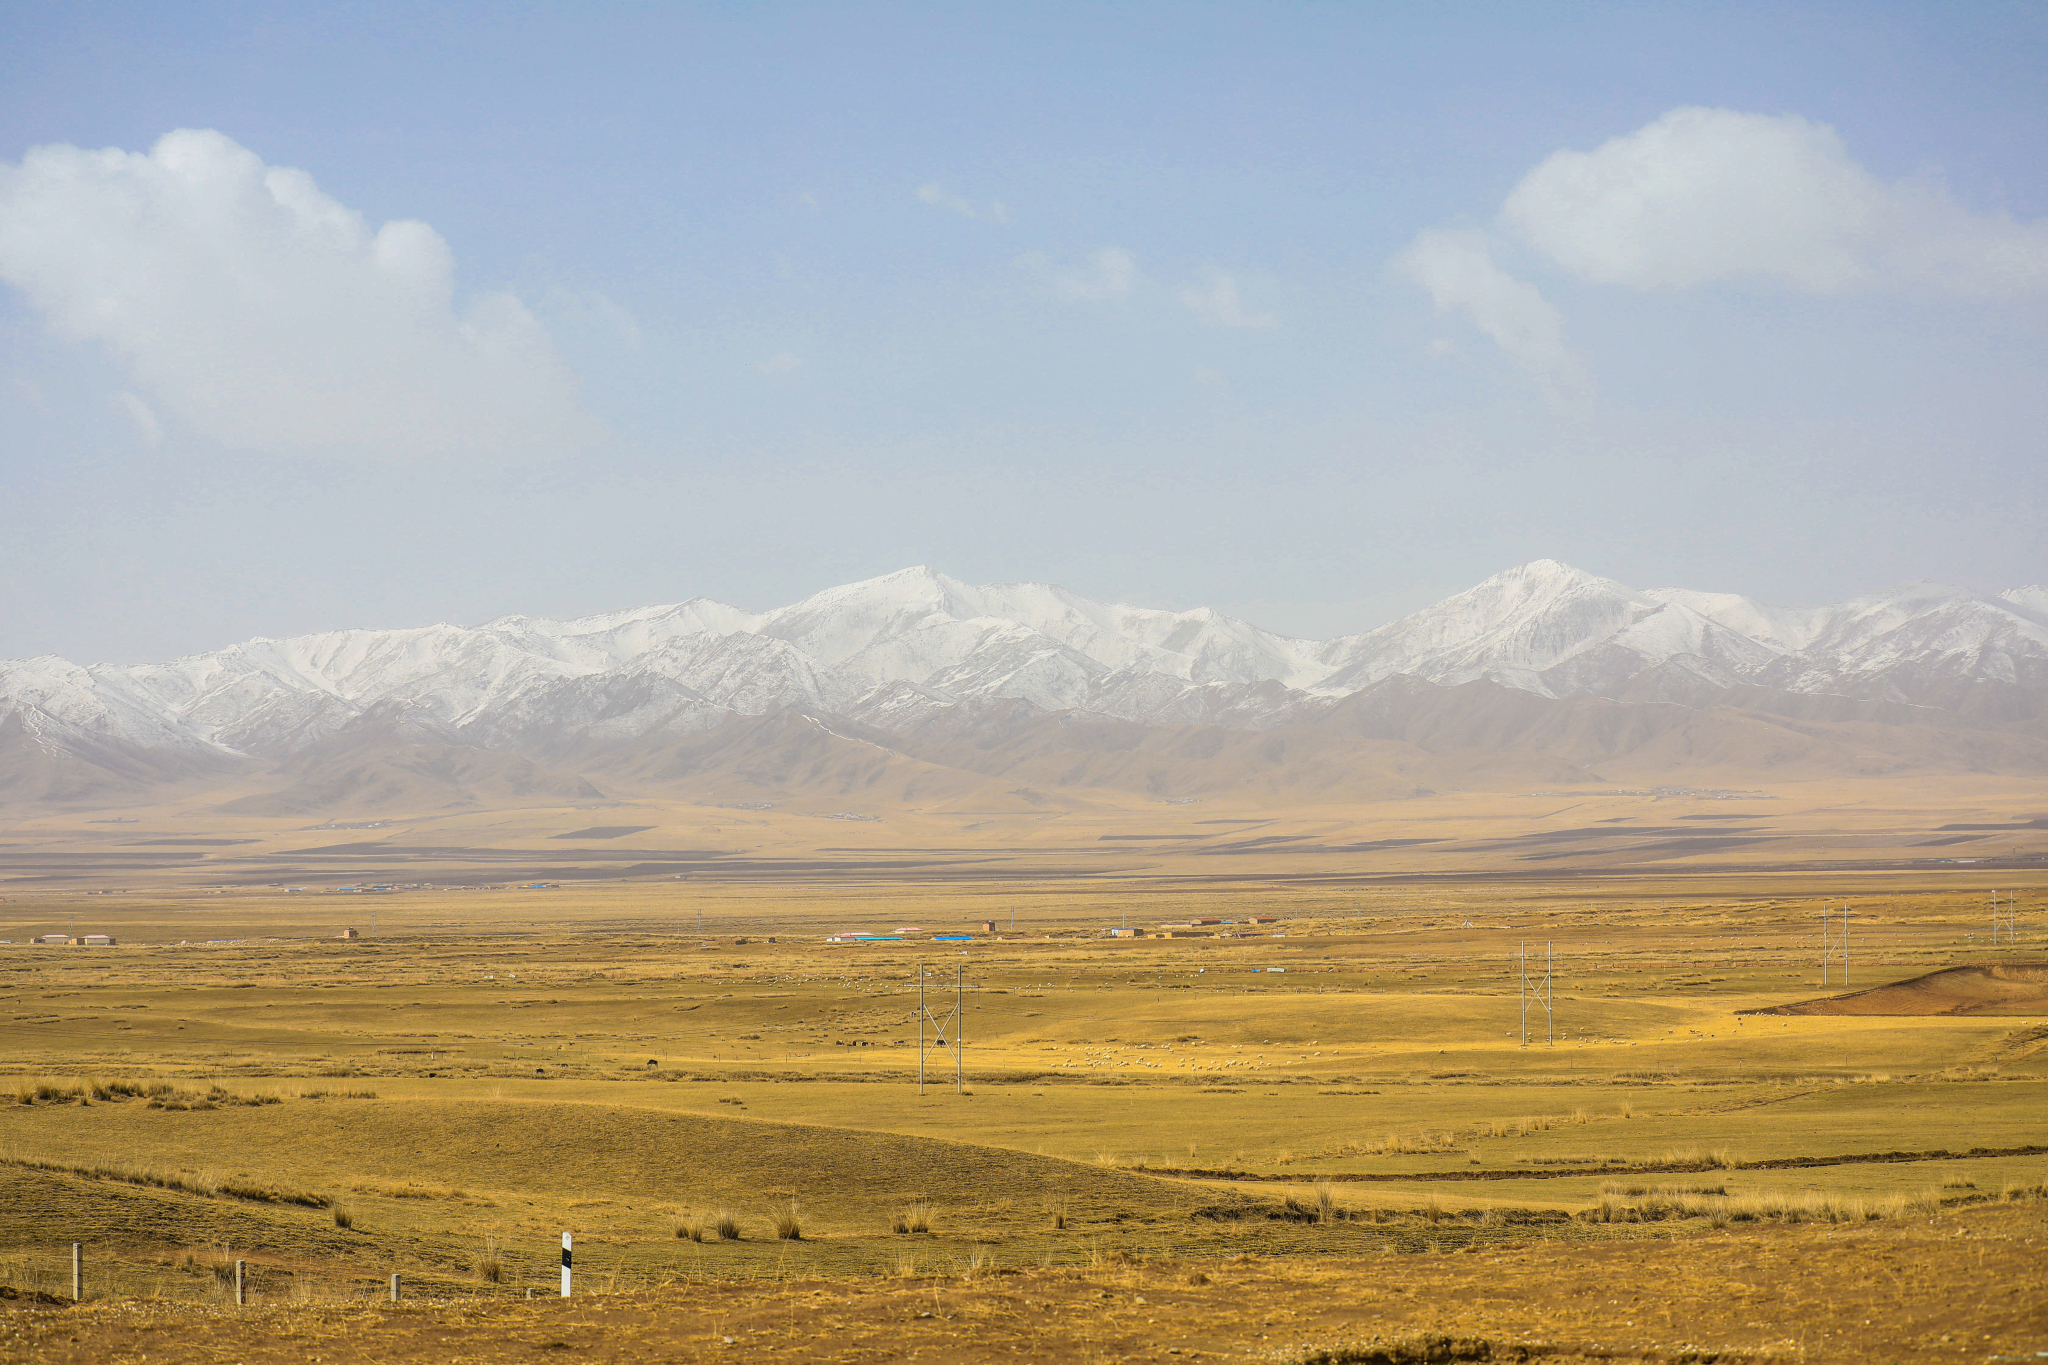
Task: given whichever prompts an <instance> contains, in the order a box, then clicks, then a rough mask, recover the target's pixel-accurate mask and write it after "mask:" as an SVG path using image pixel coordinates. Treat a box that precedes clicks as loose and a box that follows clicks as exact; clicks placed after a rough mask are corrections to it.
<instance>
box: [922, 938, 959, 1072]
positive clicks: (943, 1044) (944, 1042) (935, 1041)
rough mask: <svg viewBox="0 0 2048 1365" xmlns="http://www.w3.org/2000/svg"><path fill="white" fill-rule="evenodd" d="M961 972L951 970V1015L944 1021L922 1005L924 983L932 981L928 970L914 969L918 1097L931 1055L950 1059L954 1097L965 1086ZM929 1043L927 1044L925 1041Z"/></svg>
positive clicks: (929, 1008) (923, 1002)
mask: <svg viewBox="0 0 2048 1365" xmlns="http://www.w3.org/2000/svg"><path fill="white" fill-rule="evenodd" d="M960 972H961V969H960V968H958V967H955V968H954V969H953V1011H952V1013H951V1014H948V1015H947V1016H946V1017H945V1018H944V1019H940V1018H939V1016H938V1015H937V1014H936V1013H934V1012H933V1010H932V1009H931V1007H930V1006H928V1005H927V1004H926V1003H925V991H924V987H925V982H926V981H927V980H929V979H930V977H931V969H930V968H928V967H925V966H924V965H923V964H919V966H918V969H917V1093H918V1094H920V1095H922V1094H923V1093H924V1071H925V1060H926V1058H928V1057H930V1056H931V1055H932V1053H933V1052H948V1053H951V1054H952V1056H953V1091H954V1093H955V1094H958V1093H960V1092H961V1091H963V1090H965V1089H966V1086H967V1040H966V1039H965V1038H963V1037H961V1036H960V1033H961V1024H962V1023H963V1022H964V1021H965V1013H964V1010H963V1008H962V1007H963V1005H964V1003H965V1001H966V996H965V994H964V992H965V991H966V989H967V986H966V983H965V982H964V981H963V980H961V976H960ZM927 1039H929V1041H927Z"/></svg>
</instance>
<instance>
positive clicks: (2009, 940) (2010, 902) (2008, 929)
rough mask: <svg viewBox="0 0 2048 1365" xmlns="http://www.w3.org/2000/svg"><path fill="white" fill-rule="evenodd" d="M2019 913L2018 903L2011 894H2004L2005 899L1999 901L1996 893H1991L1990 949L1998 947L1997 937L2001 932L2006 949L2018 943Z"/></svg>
mask: <svg viewBox="0 0 2048 1365" xmlns="http://www.w3.org/2000/svg"><path fill="white" fill-rule="evenodd" d="M2019 913H2020V909H2019V901H2018V900H2017V899H2016V898H2015V897H2014V896H2013V895H2012V893H2010V892H2008V893H2006V896H2005V899H2004V900H2002V901H2001V900H2000V899H1999V897H1998V893H1997V892H1996V891H1994V892H1992V893H1991V946H1992V947H1994V948H1996V947H1997V946H1998V935H1999V934H2000V933H2001V932H2003V933H2004V934H2005V942H2006V946H2008V947H2010V946H2012V945H2014V944H2016V943H2018V942H2019V941H2020V920H2019Z"/></svg>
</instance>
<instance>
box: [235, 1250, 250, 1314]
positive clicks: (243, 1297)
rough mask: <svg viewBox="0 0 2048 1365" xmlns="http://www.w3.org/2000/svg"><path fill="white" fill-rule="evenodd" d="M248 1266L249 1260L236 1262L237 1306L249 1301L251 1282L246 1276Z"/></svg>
mask: <svg viewBox="0 0 2048 1365" xmlns="http://www.w3.org/2000/svg"><path fill="white" fill-rule="evenodd" d="M248 1267H249V1263H248V1262H247V1261H236V1262H235V1307H237V1308H240V1307H241V1306H242V1305H243V1304H245V1303H247V1302H248V1301H249V1283H248V1280H247V1278H246V1276H247V1274H248Z"/></svg>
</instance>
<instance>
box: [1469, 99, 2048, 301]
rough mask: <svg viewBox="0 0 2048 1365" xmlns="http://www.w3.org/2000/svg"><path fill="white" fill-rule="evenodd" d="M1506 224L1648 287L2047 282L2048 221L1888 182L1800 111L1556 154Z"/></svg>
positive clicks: (2012, 286) (1666, 127)
mask: <svg viewBox="0 0 2048 1365" xmlns="http://www.w3.org/2000/svg"><path fill="white" fill-rule="evenodd" d="M1501 218H1502V221H1503V222H1504V223H1505V224H1506V225H1507V226H1509V227H1510V228H1512V229H1514V230H1515V231H1516V232H1518V233H1519V234H1521V235H1522V236H1523V237H1525V238H1526V239H1527V240H1528V241H1529V242H1530V243H1531V244H1533V245H1534V246H1535V247H1536V248H1537V249H1538V250H1540V251H1542V252H1543V253H1545V254H1546V255H1548V256H1549V257H1550V258H1551V259H1553V260H1555V261H1556V262H1557V263H1558V264H1559V265H1561V266H1563V267H1564V268H1565V269H1566V270H1568V271H1571V272H1572V273H1573V274H1576V275H1579V276H1582V277H1583V278H1585V279H1588V280H1593V281H1596V282H1598V283H1602V284H1619V285H1626V286H1628V287H1631V288H1635V289H1684V288H1690V287H1695V286H1698V285H1704V284H1710V283H1714V282H1716V281H1720V280H1730V279H1739V278H1743V277H1765V278H1774V279H1777V280H1781V281H1783V282H1785V283H1788V284H1791V285H1793V286H1796V287H1798V288H1801V289H1806V290H1813V291H1816V292H1824V293H1825V292H1838V291H1846V290H1856V289H1871V288H1886V287H1894V288H1896V287H1906V288H1919V289H1932V290H1936V291H1940V292H1947V293H1955V294H1962V295H1999V294H2008V293H2015V292H2040V291H2043V290H2048V222H2033V223H2021V222H2016V221H2014V220H2013V219H2012V218H2011V217H2009V216H2007V215H2004V214H1978V213H1972V212H1970V211H1969V210H1968V209H1965V208H1964V207H1962V206H1961V205H1959V204H1957V203H1956V202H1955V201H1954V200H1953V199H1952V198H1951V197H1950V196H1949V195H1948V193H1947V192H1946V191H1945V190H1944V189H1942V188H1941V187H1940V186H1939V185H1936V184H1931V183H1921V182H1902V183H1897V184H1887V183H1885V182H1884V181H1881V180H1879V179H1878V178H1877V177H1876V176H1874V175H1872V174H1871V173H1870V172H1869V171H1867V170H1865V169H1864V168H1863V167H1862V166H1861V165H1859V164H1858V163H1857V162H1856V161H1855V160H1854V159H1853V158H1852V157H1851V156H1850V155H1849V152H1848V149H1847V148H1846V147H1845V146H1844V145H1843V143H1842V139H1841V138H1840V137H1839V136H1837V135H1836V133H1835V131H1834V130H1833V129H1832V128H1829V127H1826V126H1825V125H1822V124H1818V123H1811V122H1809V121H1807V120H1806V119H1803V118H1799V117H1796V116H1790V115H1787V116H1772V115H1765V114H1744V113H1737V112H1735V111H1733V110H1728V109H1698V108H1687V109H1674V110H1672V111H1671V112H1670V113H1668V114H1665V115H1664V116H1663V117H1662V118H1660V119H1658V120H1657V121H1656V122H1654V123H1652V124H1650V125H1648V126H1647V127H1644V128H1641V129H1638V130H1637V131H1635V132H1633V133H1629V134H1627V135H1626V136H1624V137H1617V138H1615V139H1613V140H1611V141H1609V142H1606V143H1604V144H1602V145H1601V146H1599V147H1598V148H1595V149H1594V150H1593V151H1590V152H1578V151H1561V152H1558V153H1556V154H1554V155H1552V156H1551V157H1549V158H1548V159H1547V160H1545V161H1544V162H1543V163H1542V164H1540V165H1538V166H1537V167H1536V168H1535V169H1534V170H1532V171H1530V172H1529V173H1528V175H1526V176H1524V177H1523V179H1522V182H1521V183H1520V184H1519V185H1517V186H1516V187H1515V189H1514V191H1513V193H1511V194H1510V195H1509V196H1508V199H1507V203H1506V205H1505V206H1504V207H1503V209H1502V211H1501Z"/></svg>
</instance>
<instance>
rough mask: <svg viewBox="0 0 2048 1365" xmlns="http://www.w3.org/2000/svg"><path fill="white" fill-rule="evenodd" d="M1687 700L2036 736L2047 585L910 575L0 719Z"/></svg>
mask: <svg viewBox="0 0 2048 1365" xmlns="http://www.w3.org/2000/svg"><path fill="white" fill-rule="evenodd" d="M1397 677H1405V678H1408V679H1416V680H1420V681H1421V682H1423V683H1427V684H1434V685H1436V686H1439V687H1457V686H1459V685H1462V684H1467V683H1472V682H1476V681H1484V682H1490V683H1493V684H1497V685H1499V686H1503V687H1507V688H1511V689H1516V690H1518V691H1521V692H1526V693H1533V694H1536V695H1538V696H1542V697H1551V698H1566V697H1586V696H1590V697H1604V698H1614V699H1620V700H1657V701H1677V702H1681V703H1687V704H1706V702H1708V701H1711V699H1712V698H1713V697H1715V696H1718V695H1720V694H1722V693H1724V692H1725V691H1726V690H1727V689H1731V688H1767V689H1771V690H1773V691H1775V692H1779V693H1790V694H1809V695H1822V696H1829V695H1832V696H1839V697H1847V698H1854V699H1858V700H1862V701H1872V702H1904V703H1910V704H1913V705H1917V706H1928V707H1938V708H1943V709H1947V710H1952V711H1957V712H1966V713H1971V714H1976V715H1980V716H1991V717H1994V718H2005V719H2011V718H2016V717H2019V718H2024V717H2033V716H2039V715H2042V714H2044V713H2048V589H2044V588H2042V587H2038V586H2036V587H2023V588H2015V589H2013V590H2011V591H2009V592H2007V593H2005V594H2003V595H2002V596H1998V597H1992V596H1987V595H1984V594H1981V593H1977V592H1974V591H1971V590H1969V589H1964V588H1955V587H1944V586H1941V585H1937V584H1927V583H1919V584H1911V585H1907V586H1904V587H1900V588H1893V589H1888V590H1886V591H1883V592H1878V593H1873V594H1870V595H1868V596H1865V597H1859V598H1856V599H1854V600H1852V601H1848V602H1843V603H1838V604H1835V605H1831V606H1822V607H1811V608H1783V607H1773V606H1766V605H1764V604H1761V603H1757V602H1754V601H1751V600H1749V599H1746V598H1742V597H1737V596H1732V595H1729V594H1721V593H1706V592H1694V591H1688V590H1683V589H1676V588H1666V589H1654V590H1638V589H1634V588H1630V587H1627V586H1625V585H1623V584H1621V583H1617V582H1615V581H1613V580H1611V579H1606V578H1600V577H1597V576H1595V575H1592V574H1588V573H1585V572H1583V571H1581V570H1578V569H1574V568H1572V567H1570V566H1569V565H1565V564H1560V563H1557V562H1555V561H1550V560H1541V561H1537V562H1536V563H1533V564H1526V565H1523V566H1521V567H1519V568H1516V569H1511V570H1508V571H1507V572H1505V573H1501V574H1497V575H1495V576H1494V577H1492V578H1489V579H1487V580H1486V581H1485V582H1484V583H1481V584H1479V585H1478V586H1477V587H1474V588H1472V589H1470V590H1469V591H1466V592H1462V593H1459V594H1457V595H1456V596H1454V597H1450V598H1447V599H1445V600H1444V601H1442V602H1439V603H1436V604H1435V605H1433V606H1430V607H1427V608H1424V609H1423V610H1421V611H1418V612H1415V613H1413V614H1411V615H1409V616H1406V617H1403V618H1402V619H1400V620H1398V621H1394V622H1392V623H1390V624H1388V625H1385V626H1381V627H1380V628H1378V629H1377V630H1373V631H1369V632H1366V633H1365V634H1362V635H1353V636H1345V637H1341V638H1338V639H1334V640H1328V641H1312V640H1298V639H1291V638H1288V637H1286V636H1282V635H1277V634H1274V633H1272V632H1270V631H1266V630H1261V629H1259V628H1258V627H1256V626H1253V625H1250V624H1248V623H1246V622H1243V621H1238V620H1234V619H1232V618H1230V617H1227V616H1223V615H1221V614H1219V613H1216V612H1213V611H1209V610H1207V609H1202V610H1196V611H1187V612H1171V611H1159V610H1153V609H1148V608H1143V607H1132V606H1123V605H1112V604H1105V603H1100V602H1095V601H1091V600H1089V599H1087V598H1085V597H1081V596H1079V595H1078V594H1075V593H1071V592H1068V591H1067V590H1065V589H1063V588H1058V587H1053V586H1050V585H1047V584H1040V583H1006V584H995V585H989V586H983V587H974V586H970V585H968V584H965V583H961V582H959V581H957V580H955V579H952V578H948V577H946V576H945V575H943V574H940V573H937V572H934V571H933V570H930V569H927V568H914V569H906V570H903V571H901V572H899V573H894V574H889V575H886V576H884V577H881V578H875V579H869V580H867V581H865V582H861V583H853V584H849V585H847V586H844V587H839V588H831V589H828V590H826V591H824V592H821V593H818V594H816V595H815V596H812V597H809V598H806V599H805V600H803V601H801V602H798V603H795V604H794V605H791V606H787V607H783V608H780V609H778V610H775V611H770V612H766V613H751V612H747V611H743V610H740V609H739V608H736V607H731V606H727V605H725V604H723V603H718V602H713V601H709V600H706V599H702V598H698V599H693V600H691V601H687V602H683V603H681V604H678V605H673V606H657V607H645V608H639V609H635V610H630V611H620V612H610V613H605V614H601V615H596V616H588V617H582V618H579V619H576V620H570V621H551V620H544V619H539V618H532V617H523V616H513V617H504V618H501V619H499V620H496V621H491V622H487V623H485V624H483V625H481V626H452V625H437V626H427V627H422V628H417V629H406V630H390V631H374V630H349V631H335V632H329V633H325V634H317V635H307V636H300V637H296V638H293V639H289V640H265V639H258V640H250V641H246V642H244V643H242V644H238V645H232V646H230V647H228V648H226V649H223V650H219V651H216V652H213V653H208V654H198V655H193V656H191V657H189V658H184V659H178V660H174V661H172V662H169V663H162V664H141V665H110V664H95V665H90V666H80V665H77V664H73V663H70V662H68V661H66V660H63V659H58V658H53V657H44V658H39V659H30V660H26V661H19V662H0V721H4V722H6V723H7V725H8V729H7V730H6V732H5V733H6V734H7V735H11V736H12V737H13V739H12V741H11V742H13V743H15V744H17V745H28V746H31V747H32V748H34V749H37V750H39V751H44V752H66V753H72V754H82V753H87V752H90V753H93V754H97V755H101V756H102V758H100V759H95V760H94V761H95V762H101V761H103V756H104V755H107V754H113V753H117V752H118V753H128V754H135V753H145V754H152V755H158V756H161V757H164V758H166V759H168V758H169V757H170V756H176V755H183V756H185V757H186V758H188V759H190V760H191V761H194V762H199V763H202V764H203V763H215V764H217V763H221V762H229V763H232V762H234V761H238V760H243V759H246V758H251V757H254V758H259V759H263V760H268V761H273V762H275V761H278V760H281V759H283V758H285V757H287V756H289V755H292V754H295V753H299V752H302V751H308V750H311V749H313V748H314V747H315V746H320V745H323V744H324V743H325V742H327V741H329V740H330V739H332V738H333V737H335V736H336V735H339V734H342V733H343V732H345V731H348V730H349V729H350V728H351V727H355V726H358V725H360V724H362V723H363V722H364V721H365V718H367V717H371V716H373V715H374V716H378V717H383V718H386V719H388V718H389V717H391V716H393V715H402V716H403V717H404V718H405V722H406V724H407V725H408V726H410V727H412V730H411V731H409V733H423V732H427V731H431V732H432V733H434V734H436V735H439V736H442V737H444V738H445V740H446V741H447V742H449V743H453V744H459V745H463V746H469V747H474V748H483V749H492V750H502V751H508V752H511V753H516V754H521V755H525V756H528V757H531V758H536V759H540V760H544V761H573V760H574V759H575V758H576V757H577V756H579V755H588V754H590V753H592V752H595V751H601V750H617V749H619V748H620V747H621V746H631V745H636V744H637V745H643V746H644V745H652V744H656V743H660V742H669V741H678V740H680V739H682V738H683V737H686V736H690V735H696V734H701V733H703V732H706V731H709V730H712V729H715V728H717V727H719V726H721V725H723V724H725V723H727V722H729V721H730V720H731V719H732V718H734V717H736V716H766V715H771V714H774V713H777V712H781V711H784V710H790V709H794V710H796V711H800V712H803V713H806V714H811V715H831V716H839V717H843V718H847V719H849V720H852V721H855V722H858V723H860V724H861V725H863V726H866V727H871V728H872V729H873V730H874V731H876V732H902V731H904V730H906V729H907V728H908V727H910V726H913V725H917V724H920V723H923V722H926V721H928V720H929V719H930V718H931V717H933V716H934V715H937V714H940V713H944V712H946V711H948V710H949V709H950V708H956V707H960V706H963V705H972V704H987V703H996V702H1001V703H1004V704H1018V703H1021V704H1024V705H1026V706H1028V707H1029V708H1032V709H1033V710H1035V711H1036V712H1054V713H1078V714H1081V715H1092V716H1099V717H1107V718H1113V719H1116V720H1121V721H1127V722H1136V723H1139V724H1143V725H1152V726H1160V725H1187V724H1204V725H1213V726H1221V727H1225V728H1232V729H1261V728H1267V727H1270V726H1274V725H1279V724H1284V723H1287V722H1289V721H1290V720H1297V719H1299V718H1301V717H1302V716H1305V715H1315V714H1321V713H1322V712H1324V711H1327V710H1328V709H1329V708H1330V707H1331V706H1333V705H1334V704H1335V703H1336V702H1337V701H1338V700H1339V699H1341V698H1343V697H1346V696H1349V695H1351V694H1353V693H1357V692H1359V691H1361V690H1363V689H1367V688H1369V687H1372V686H1373V685H1374V684H1377V683H1380V682H1382V681H1384V680H1387V679H1392V678H1397Z"/></svg>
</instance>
